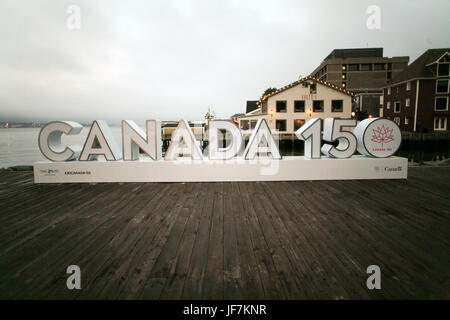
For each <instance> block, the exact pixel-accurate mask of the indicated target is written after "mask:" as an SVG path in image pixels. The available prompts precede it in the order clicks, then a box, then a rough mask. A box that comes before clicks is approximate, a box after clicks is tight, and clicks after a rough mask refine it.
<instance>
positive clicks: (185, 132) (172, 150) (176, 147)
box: [164, 120, 203, 160]
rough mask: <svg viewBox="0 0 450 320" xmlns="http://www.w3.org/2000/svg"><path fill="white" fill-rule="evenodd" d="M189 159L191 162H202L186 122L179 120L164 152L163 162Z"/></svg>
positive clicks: (200, 152)
mask: <svg viewBox="0 0 450 320" xmlns="http://www.w3.org/2000/svg"><path fill="white" fill-rule="evenodd" d="M180 155H181V156H182V157H190V158H191V159H192V160H202V159H203V155H202V151H201V150H200V147H199V146H198V144H197V141H196V140H195V136H194V133H193V132H192V130H191V128H190V127H189V124H188V122H187V121H186V120H180V121H179V122H178V127H177V128H176V129H175V132H174V133H172V139H171V142H170V146H169V148H168V149H167V151H166V155H165V157H164V159H165V160H175V159H177V158H178V157H180Z"/></svg>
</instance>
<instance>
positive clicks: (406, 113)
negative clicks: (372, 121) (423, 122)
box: [383, 81, 416, 131]
mask: <svg viewBox="0 0 450 320" xmlns="http://www.w3.org/2000/svg"><path fill="white" fill-rule="evenodd" d="M397 88H398V92H397ZM387 91H388V90H387V89H384V98H383V117H384V118H388V119H390V120H394V118H395V117H400V125H399V127H400V130H401V131H413V130H414V106H415V103H416V81H411V90H409V91H407V90H406V83H402V84H399V85H395V86H393V87H391V94H390V95H388V94H387ZM407 98H409V99H410V103H409V107H407V106H406V99H407ZM396 101H399V102H400V112H399V113H395V112H394V103H395V102H396ZM388 102H390V108H389V109H387V103H388ZM405 118H408V120H409V123H408V124H405Z"/></svg>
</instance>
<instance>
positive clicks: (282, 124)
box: [275, 120, 286, 131]
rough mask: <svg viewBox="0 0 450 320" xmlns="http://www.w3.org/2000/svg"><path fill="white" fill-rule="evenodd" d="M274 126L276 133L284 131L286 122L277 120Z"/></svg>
mask: <svg viewBox="0 0 450 320" xmlns="http://www.w3.org/2000/svg"><path fill="white" fill-rule="evenodd" d="M275 125H276V128H277V130H278V131H286V120H277V121H276V123H275Z"/></svg>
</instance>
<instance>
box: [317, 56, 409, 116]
mask: <svg viewBox="0 0 450 320" xmlns="http://www.w3.org/2000/svg"><path fill="white" fill-rule="evenodd" d="M408 62H409V57H392V58H388V57H383V48H360V49H335V50H333V51H332V52H331V53H330V54H329V55H328V56H327V57H326V58H325V59H324V60H323V61H322V63H321V64H320V65H319V66H318V67H317V68H316V69H314V71H313V72H312V73H311V75H312V76H314V77H316V78H318V79H320V80H323V81H326V82H329V83H332V84H334V85H337V86H339V87H342V88H345V89H347V90H350V91H352V92H353V93H354V94H355V97H356V104H355V110H354V111H356V109H358V110H359V111H363V112H367V114H368V115H371V116H374V117H377V116H379V111H380V105H381V101H380V98H381V97H382V95H383V87H384V86H385V85H386V84H387V83H388V82H389V81H390V80H392V79H393V78H395V77H396V76H397V75H398V74H399V73H400V72H402V71H403V69H405V68H406V67H407V65H408Z"/></svg>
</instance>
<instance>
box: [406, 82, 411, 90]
mask: <svg viewBox="0 0 450 320" xmlns="http://www.w3.org/2000/svg"><path fill="white" fill-rule="evenodd" d="M409 90H411V81H408V82H407V83H406V91H409Z"/></svg>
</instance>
